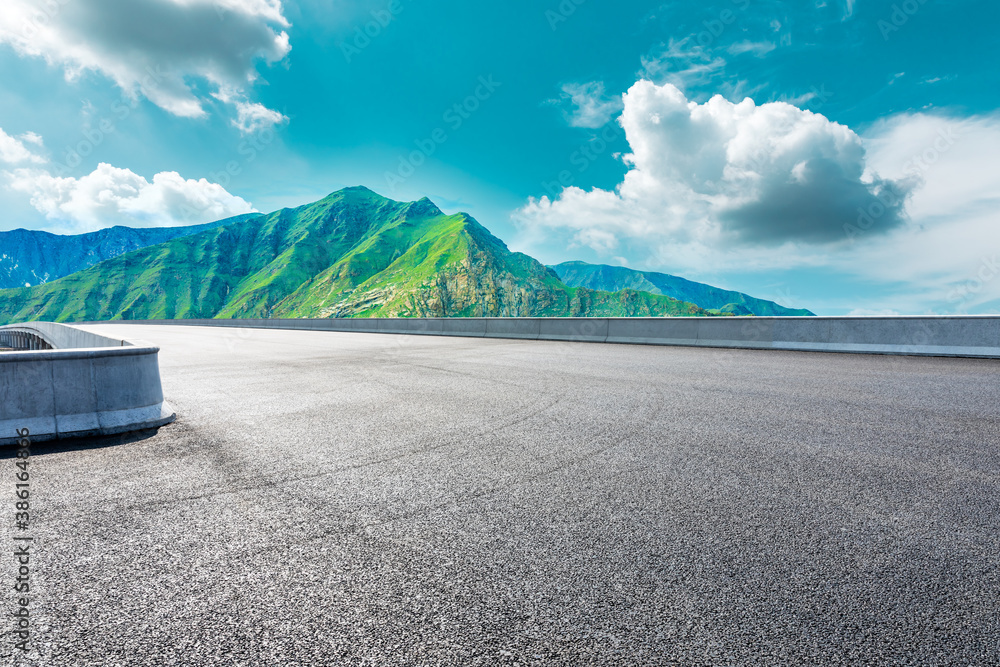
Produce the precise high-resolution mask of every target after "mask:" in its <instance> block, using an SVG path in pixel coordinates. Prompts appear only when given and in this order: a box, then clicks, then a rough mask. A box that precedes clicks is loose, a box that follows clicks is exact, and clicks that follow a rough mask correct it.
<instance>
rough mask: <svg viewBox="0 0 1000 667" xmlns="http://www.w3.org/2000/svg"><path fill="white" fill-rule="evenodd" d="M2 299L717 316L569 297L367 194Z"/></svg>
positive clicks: (2, 314)
mask: <svg viewBox="0 0 1000 667" xmlns="http://www.w3.org/2000/svg"><path fill="white" fill-rule="evenodd" d="M0 295H2V296H0V321H19V320H24V319H47V320H53V321H79V320H103V319H174V318H201V317H209V318H212V317H222V318H233V317H419V316H444V317H456V316H498V317H502V316H569V315H575V316H584V317H586V316H636V315H671V316H680V315H707V314H708V313H707V312H706V311H705V310H704V309H702V308H699V307H698V306H696V305H694V304H691V303H685V302H681V301H678V300H676V299H673V298H671V297H667V296H662V295H653V294H648V293H642V292H637V291H634V290H622V291H618V292H615V293H609V292H603V291H600V290H590V289H588V288H585V287H581V288H571V287H567V286H566V285H565V284H563V283H562V281H560V280H559V278H558V276H557V275H556V274H555V272H553V271H552V270H550V269H549V268H547V267H545V266H544V265H542V264H541V263H539V262H538V261H536V260H535V259H533V258H531V257H529V256H527V255H524V254H522V253H514V252H511V251H510V250H509V249H508V248H507V246H506V244H504V243H503V241H501V240H500V239H498V238H497V237H495V236H493V235H492V234H491V233H490V232H489V230H487V229H486V228H485V227H483V226H482V225H481V224H479V223H478V222H477V221H476V220H475V219H474V218H472V217H471V216H469V215H467V214H464V213H458V214H453V215H446V214H444V213H443V212H442V211H441V210H440V209H439V208H438V207H437V206H435V205H434V204H433V202H431V201H430V200H429V199H427V198H423V199H421V200H418V201H416V202H395V201H392V200H390V199H387V198H385V197H381V196H380V195H377V194H376V193H374V192H372V191H371V190H369V189H368V188H365V187H363V186H358V187H354V188H345V189H343V190H339V191H337V192H335V193H332V194H330V195H328V196H327V197H325V198H323V199H321V200H319V201H317V202H313V203H312V204H305V205H303V206H299V207H296V208H285V209H281V210H279V211H275V212H274V213H271V214H268V215H262V216H258V217H254V218H251V219H248V220H242V221H238V222H234V223H232V224H227V225H222V226H216V227H213V228H211V229H208V230H204V231H202V232H200V233H197V234H192V235H187V236H183V237H179V238H176V239H172V240H169V241H165V242H163V243H160V244H157V245H153V246H148V247H145V248H140V249H137V250H134V251H132V252H129V253H125V254H123V255H119V256H117V257H113V258H110V259H107V260H105V261H103V262H100V263H98V264H95V265H94V266H92V267H90V268H88V269H85V270H83V271H79V272H77V273H74V274H71V275H69V276H66V277H63V278H60V279H58V280H56V281H53V282H49V283H45V284H43V285H40V286H36V287H24V288H20V289H12V290H6V291H4V292H2V293H0Z"/></svg>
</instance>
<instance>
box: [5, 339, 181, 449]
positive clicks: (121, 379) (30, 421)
mask: <svg viewBox="0 0 1000 667" xmlns="http://www.w3.org/2000/svg"><path fill="white" fill-rule="evenodd" d="M7 343H13V344H11V345H7ZM0 346H4V347H14V348H15V350H14V351H13V352H0V445H9V444H14V443H16V442H17V440H18V435H17V431H18V430H19V429H25V428H26V429H28V431H29V432H30V437H31V439H32V441H35V442H39V441H45V440H55V439H60V438H69V437H79V436H93V435H111V434H115V433H125V432H128V431H136V430H140V429H145V428H156V427H159V426H163V425H164V424H167V423H169V422H171V421H173V420H174V416H175V415H174V412H173V410H172V409H171V408H170V405H169V404H168V403H167V402H166V401H164V400H163V390H162V388H161V385H160V366H159V362H158V359H157V355H158V353H159V348H158V347H154V346H152V345H147V344H144V343H141V342H138V341H137V342H130V341H125V340H119V339H115V338H108V337H106V336H99V335H97V334H93V333H90V332H87V331H82V330H80V329H76V328H74V327H70V326H66V325H62V324H53V323H50V322H36V323H30V324H16V325H9V326H6V327H0ZM43 346H44V347H43Z"/></svg>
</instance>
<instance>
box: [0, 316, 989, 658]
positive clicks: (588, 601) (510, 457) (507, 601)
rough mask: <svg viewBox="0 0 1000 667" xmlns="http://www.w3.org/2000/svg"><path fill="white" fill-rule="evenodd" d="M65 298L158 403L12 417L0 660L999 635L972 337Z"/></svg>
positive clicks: (984, 639)
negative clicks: (188, 315)
mask: <svg viewBox="0 0 1000 667" xmlns="http://www.w3.org/2000/svg"><path fill="white" fill-rule="evenodd" d="M89 328H91V329H93V330H95V331H98V332H100V333H107V334H108V335H112V336H116V337H126V338H142V339H146V340H149V341H152V342H154V343H156V344H158V345H160V346H161V347H162V351H161V353H160V363H161V373H162V377H163V386H164V392H165V394H166V396H167V399H168V400H169V401H170V402H171V403H172V404H173V406H174V408H175V409H176V410H177V413H178V420H177V422H176V423H174V424H172V425H170V426H167V427H164V428H162V429H160V430H159V432H157V433H155V434H153V433H145V434H141V435H139V436H133V437H124V438H112V439H105V440H95V441H85V442H77V443H73V444H71V445H66V444H61V445H49V446H41V445H39V446H36V447H35V449H34V453H33V457H32V459H31V469H32V473H33V478H32V480H33V492H32V493H33V496H32V500H33V511H34V512H35V514H34V516H33V521H34V522H35V525H34V528H33V529H32V530H33V535H34V536H35V539H36V541H35V543H34V549H35V551H34V554H33V559H34V560H33V561H32V568H33V570H32V572H33V574H32V576H33V577H35V580H34V581H35V590H34V591H33V594H34V595H35V597H34V598H33V601H32V605H33V606H32V619H33V620H32V622H33V633H34V635H33V639H32V642H33V643H34V644H35V648H34V649H33V651H32V653H31V654H30V655H31V656H32V657H31V658H30V659H25V658H24V657H23V656H21V655H17V656H15V658H14V661H13V664H38V665H47V666H48V665H53V666H59V665H72V666H74V667H79V666H85V665H102V666H103V665H156V666H161V665H266V666H271V665H275V666H282V667H283V666H286V665H338V664H345V665H355V664H357V665H669V664H679V665H798V664H809V665H841V664H844V665H846V664H854V665H869V664H871V665H874V664H878V665H997V664H1000V447H998V445H1000V415H998V405H1000V362H998V361H991V360H962V359H936V358H908V357H880V356H865V355H833V354H813V353H796V352H764V351H748V350H733V351H726V350H710V349H694V348H669V347H641V346H625V345H622V346H616V345H598V344H586V343H557V342H552V343H548V342H530V341H498V340H482V339H462V338H434V337H404V336H385V335H381V336H380V335H366V334H340V333H324V332H282V331H263V330H256V331H251V330H229V329H209V328H189V327H154V326H135V325H133V326H127V325H114V326H111V325H107V326H96V327H89ZM2 456H3V458H2V460H0V468H3V469H4V470H6V471H5V472H2V473H0V479H4V480H6V481H5V482H4V483H5V484H10V485H11V486H12V487H13V483H14V481H13V473H14V460H13V459H11V458H10V452H9V451H8V452H6V453H4V454H3V455H2ZM2 497H7V498H9V499H12V498H13V496H12V495H9V494H7V493H6V492H3V494H2ZM6 502H7V501H5V503H6ZM12 511H13V510H12V509H11V512H12ZM3 512H4V513H7V508H4V509H3ZM3 523H4V525H5V528H4V531H5V534H6V535H7V536H8V537H7V538H5V540H6V541H5V542H4V544H5V545H7V544H11V542H10V540H9V534H10V532H12V531H13V528H12V527H11V526H10V525H9V523H10V522H8V521H6V520H4V522H3ZM4 551H6V548H5V549H4ZM13 568H14V564H13V560H12V558H11V557H6V558H3V559H2V574H3V577H4V579H3V582H4V584H3V589H4V590H5V591H7V593H6V594H5V599H6V600H7V602H6V604H7V606H8V607H10V608H13V607H12V605H13V604H14V603H13V602H12V600H13V598H14V596H13V593H12V592H10V590H9V586H8V585H7V583H8V582H9V581H11V579H12V577H13V576H14V574H13ZM8 618H9V615H8ZM3 641H4V644H3V646H2V647H0V655H2V656H10V654H11V652H12V649H11V644H12V641H13V640H12V639H11V637H10V635H9V634H7V635H5V636H4V638H3Z"/></svg>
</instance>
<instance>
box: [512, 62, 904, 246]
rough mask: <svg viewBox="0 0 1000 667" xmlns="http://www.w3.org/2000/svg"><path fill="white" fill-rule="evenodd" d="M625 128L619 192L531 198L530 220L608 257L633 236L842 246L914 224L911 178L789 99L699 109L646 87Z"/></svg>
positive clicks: (521, 214)
mask: <svg viewBox="0 0 1000 667" xmlns="http://www.w3.org/2000/svg"><path fill="white" fill-rule="evenodd" d="M620 122H621V124H622V127H623V128H624V129H625V133H626V137H627V139H628V142H629V145H630V147H631V150H632V152H631V153H630V154H628V155H626V156H624V160H625V162H626V164H628V165H629V166H630V169H629V171H628V172H627V173H626V175H625V177H624V180H623V181H622V182H621V183H620V184H619V185H618V186H617V187H616V188H615V190H614V191H609V190H602V189H596V188H595V189H593V190H590V191H584V190H582V189H580V188H577V187H570V188H567V189H566V190H564V191H563V192H562V193H561V194H560V196H558V197H557V198H555V199H554V200H552V199H550V198H549V197H542V198H541V199H531V200H530V201H529V203H528V204H527V205H526V206H524V207H523V208H522V209H520V210H519V211H518V213H517V218H518V219H519V221H520V223H521V224H522V225H524V226H527V227H536V228H537V227H540V228H549V229H561V230H563V231H569V232H571V233H572V234H573V238H574V240H575V242H577V243H579V244H581V245H587V246H591V247H593V248H595V249H599V250H603V251H609V250H611V249H613V248H615V247H616V246H617V245H618V244H619V242H621V241H624V240H633V241H635V240H641V241H643V242H652V243H654V244H669V243H697V244H701V245H709V244H711V245H713V246H715V247H730V248H732V247H735V246H740V245H756V246H779V245H782V244H787V243H795V244H838V243H841V242H845V241H848V240H850V237H851V228H852V227H857V226H858V225H861V226H862V228H863V230H864V231H865V232H867V233H872V234H876V233H884V232H887V231H889V230H891V229H894V228H896V227H898V226H900V225H901V224H903V222H904V220H905V213H904V203H905V200H906V198H907V196H908V195H909V192H910V190H911V188H912V187H913V180H912V179H900V180H898V181H889V180H886V179H883V178H880V177H879V176H878V175H877V174H874V173H871V172H870V171H869V170H867V169H866V158H865V149H864V146H863V145H862V141H861V138H860V137H859V136H858V135H857V134H855V133H854V132H853V131H852V130H850V129H849V128H847V127H845V126H843V125H840V124H838V123H834V122H832V121H830V120H828V119H827V118H825V117H824V116H821V115H819V114H816V113H813V112H810V111H806V110H803V109H799V108H797V107H795V106H793V105H791V104H787V103H784V102H772V103H767V104H761V105H757V104H755V103H754V101H753V100H752V99H750V98H747V99H744V100H743V101H741V102H738V103H733V102H730V101H728V100H726V99H725V98H723V97H721V96H718V95H717V96H715V97H713V98H712V99H710V100H709V101H707V102H706V103H704V104H698V103H696V102H692V101H690V100H688V99H687V97H686V96H685V95H684V94H683V93H682V92H681V91H680V89H678V88H677V87H675V86H674V85H672V84H669V83H667V84H663V85H660V86H658V85H656V84H654V83H651V82H649V81H645V80H643V81H639V82H637V83H636V84H635V85H634V86H632V88H631V89H629V91H628V93H627V94H626V95H625V108H624V111H623V113H622V116H621V119H620ZM876 221H877V224H875V222H876Z"/></svg>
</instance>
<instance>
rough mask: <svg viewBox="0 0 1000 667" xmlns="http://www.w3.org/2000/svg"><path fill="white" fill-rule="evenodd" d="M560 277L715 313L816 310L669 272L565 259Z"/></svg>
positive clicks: (789, 313)
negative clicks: (659, 296)
mask: <svg viewBox="0 0 1000 667" xmlns="http://www.w3.org/2000/svg"><path fill="white" fill-rule="evenodd" d="M552 269H553V270H554V271H555V272H556V274H558V276H559V278H560V279H561V280H562V281H563V282H564V283H566V284H567V285H570V286H572V287H588V288H590V289H597V290H605V291H609V292H614V291H616V290H621V289H634V290H639V291H641V292H649V293H650V294H663V295H665V296H670V297H673V298H675V299H679V300H681V301H689V302H691V303H696V304H698V305H699V306H701V307H702V308H705V309H706V310H709V311H711V312H713V313H718V314H726V315H760V316H766V315H774V316H796V315H798V316H805V315H813V314H814V313H812V312H810V311H808V310H805V309H804V308H786V307H784V306H781V305H778V304H777V303H775V302H773V301H767V300H765V299H757V298H755V297H752V296H749V295H747V294H743V293H742V292H733V291H731V290H724V289H720V288H718V287H712V286H711V285H706V284H704V283H696V282H693V281H691V280H685V279H684V278H679V277H677V276H672V275H670V274H667V273H656V272H654V271H636V270H635V269H629V268H627V267H624V266H608V265H606V264H588V263H586V262H563V263H562V264H557V265H555V266H553V267H552Z"/></svg>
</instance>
